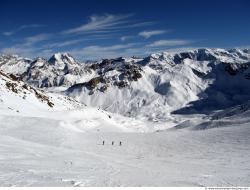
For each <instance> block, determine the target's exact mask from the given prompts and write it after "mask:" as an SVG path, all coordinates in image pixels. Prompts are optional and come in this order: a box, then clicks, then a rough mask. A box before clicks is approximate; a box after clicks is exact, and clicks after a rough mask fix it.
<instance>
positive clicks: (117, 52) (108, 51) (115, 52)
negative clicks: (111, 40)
mask: <svg viewBox="0 0 250 190" xmlns="http://www.w3.org/2000/svg"><path fill="white" fill-rule="evenodd" d="M137 45H139V44H138V43H129V44H116V45H111V46H87V47H84V48H81V49H74V50H72V51H70V53H71V54H72V55H74V56H78V57H83V58H84V59H102V58H114V57H119V56H123V55H124V52H125V51H126V49H129V48H132V47H135V46H137Z"/></svg>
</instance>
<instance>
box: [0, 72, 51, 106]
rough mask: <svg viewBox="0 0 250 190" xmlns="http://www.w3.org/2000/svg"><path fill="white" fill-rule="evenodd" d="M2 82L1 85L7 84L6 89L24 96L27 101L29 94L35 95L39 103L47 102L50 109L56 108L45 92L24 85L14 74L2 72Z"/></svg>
mask: <svg viewBox="0 0 250 190" xmlns="http://www.w3.org/2000/svg"><path fill="white" fill-rule="evenodd" d="M0 80H1V84H2V82H4V83H5V86H6V89H8V90H10V91H11V92H14V93H15V94H17V95H19V96H23V99H25V97H26V95H27V94H28V93H29V94H34V95H35V96H36V98H37V99H38V100H39V101H41V102H45V103H46V104H47V105H48V106H49V107H53V106H54V103H53V102H52V101H51V100H50V98H49V96H47V95H45V94H44V93H43V92H41V91H39V90H37V89H35V88H34V87H32V86H29V85H27V84H25V83H23V82H22V81H20V80H19V79H18V77H17V76H15V75H13V74H5V73H3V72H2V71H0Z"/></svg>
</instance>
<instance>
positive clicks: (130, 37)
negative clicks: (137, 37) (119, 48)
mask: <svg viewBox="0 0 250 190" xmlns="http://www.w3.org/2000/svg"><path fill="white" fill-rule="evenodd" d="M132 38H133V36H122V37H120V40H121V41H123V42H124V41H127V40H129V39H132Z"/></svg>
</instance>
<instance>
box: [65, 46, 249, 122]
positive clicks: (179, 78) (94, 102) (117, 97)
mask: <svg viewBox="0 0 250 190" xmlns="http://www.w3.org/2000/svg"><path fill="white" fill-rule="evenodd" d="M103 65H105V66H103ZM249 65H250V53H249V50H229V51H226V50H223V49H198V50H192V51H188V52H180V53H167V52H164V53H160V54H152V55H150V56H149V57H147V58H145V59H143V60H134V61H133V62H132V61H130V60H129V59H121V58H120V59H117V60H108V61H105V62H101V63H99V64H96V65H94V67H93V65H91V67H90V68H94V69H93V70H95V71H96V72H97V76H95V77H94V78H92V80H90V81H88V82H85V83H78V84H76V85H74V86H72V87H70V88H69V89H68V91H67V95H69V96H72V97H74V98H76V99H77V100H78V101H81V102H84V103H85V104H87V105H89V106H94V107H101V108H103V109H105V110H108V111H111V112H114V113H120V114H123V115H128V116H134V117H138V118H142V117H145V118H148V119H149V120H157V121H161V120H166V119H169V115H170V113H171V112H174V113H187V112H195V113H197V112H198V113H199V112H202V113H203V112H204V111H205V110H209V111H213V110H218V109H224V108H226V107H230V106H233V105H237V104H240V103H244V102H245V101H247V100H249V99H250V93H249V92H250V91H249V90H250V89H249V88H250V85H249V73H250V70H249ZM133 73H136V74H137V75H136V76H137V77H136V80H133ZM131 75H132V76H131ZM103 89H104V90H103ZM183 108H184V109H183ZM203 108H204V110H203Z"/></svg>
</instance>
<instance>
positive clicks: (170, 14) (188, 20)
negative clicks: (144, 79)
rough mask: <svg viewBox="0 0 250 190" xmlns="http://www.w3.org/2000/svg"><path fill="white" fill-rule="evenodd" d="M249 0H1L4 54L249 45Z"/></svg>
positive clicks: (103, 54)
mask: <svg viewBox="0 0 250 190" xmlns="http://www.w3.org/2000/svg"><path fill="white" fill-rule="evenodd" d="M249 10H250V1H249V0H235V1H234V0H231V1H229V0H227V1H226V0H220V1H219V0H217V1H215V0H209V1H205V0H204V1H201V0H187V1H184V0H171V1H170V0H147V1H146V0H145V1H142V0H91V1H90V0H84V1H80V0H1V1H0V23H1V24H0V52H1V53H15V54H19V55H21V56H26V57H32V58H33V57H37V56H44V57H49V56H51V55H52V54H53V53H56V52H69V53H71V54H72V55H74V56H76V57H77V58H78V59H82V60H86V59H100V58H110V57H118V56H132V55H140V56H144V55H147V54H149V53H152V52H159V51H165V50H175V49H177V50H178V49H183V48H184V49H185V48H196V47H216V48H217V47H219V48H234V47H249V46H250V35H249V34H250V11H249Z"/></svg>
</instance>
